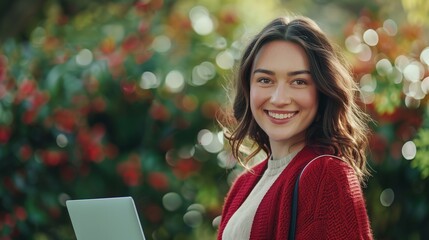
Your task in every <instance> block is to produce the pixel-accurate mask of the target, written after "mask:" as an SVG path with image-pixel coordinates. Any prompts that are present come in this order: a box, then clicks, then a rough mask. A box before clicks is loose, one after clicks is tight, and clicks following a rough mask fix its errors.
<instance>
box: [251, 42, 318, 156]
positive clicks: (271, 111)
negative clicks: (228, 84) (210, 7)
mask: <svg viewBox="0 0 429 240" xmlns="http://www.w3.org/2000/svg"><path fill="white" fill-rule="evenodd" d="M317 107H318V96H317V88H316V85H315V83H314V81H313V79H312V77H311V74H310V67H309V63H308V57H307V55H306V54H305V52H304V49H302V48H301V46H299V45H297V44H295V43H292V42H286V41H273V42H270V43H267V44H266V45H265V46H263V47H262V48H261V49H260V51H259V53H258V54H257V55H256V57H255V60H254V62H253V67H252V73H251V79H250V108H251V110H252V114H253V117H254V118H255V120H256V122H257V123H258V125H259V126H260V127H261V128H262V130H264V131H265V133H266V134H267V135H268V137H269V139H270V145H271V148H272V151H273V154H274V149H273V148H276V147H277V148H279V149H283V148H285V147H290V146H291V145H294V144H298V143H303V141H304V139H305V131H306V129H307V128H308V127H309V126H310V124H311V123H312V122H313V120H314V118H315V116H316V113H317ZM285 150H286V151H288V149H285ZM279 151H284V150H279Z"/></svg>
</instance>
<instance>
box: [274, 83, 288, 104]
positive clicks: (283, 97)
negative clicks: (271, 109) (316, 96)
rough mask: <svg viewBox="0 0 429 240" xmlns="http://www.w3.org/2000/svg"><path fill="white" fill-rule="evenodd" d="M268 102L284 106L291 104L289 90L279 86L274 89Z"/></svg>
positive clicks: (281, 85)
mask: <svg viewBox="0 0 429 240" xmlns="http://www.w3.org/2000/svg"><path fill="white" fill-rule="evenodd" d="M270 102H271V103H272V104H274V105H284V104H290V103H292V98H291V95H290V90H289V89H288V88H287V86H286V85H285V84H279V85H277V86H276V88H275V89H274V92H273V95H272V96H271V100H270Z"/></svg>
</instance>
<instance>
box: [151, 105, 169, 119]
mask: <svg viewBox="0 0 429 240" xmlns="http://www.w3.org/2000/svg"><path fill="white" fill-rule="evenodd" d="M149 114H150V115H151V116H152V118H153V119H155V120H160V121H165V120H167V119H168V118H170V112H169V111H168V109H167V108H166V107H165V106H164V105H162V104H161V103H159V102H153V103H152V106H151V107H150V109H149Z"/></svg>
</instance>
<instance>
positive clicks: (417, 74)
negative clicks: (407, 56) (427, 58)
mask: <svg viewBox="0 0 429 240" xmlns="http://www.w3.org/2000/svg"><path fill="white" fill-rule="evenodd" d="M403 73H404V77H405V79H406V80H408V81H411V82H417V81H420V80H421V79H422V78H423V76H424V75H423V74H424V68H423V66H422V64H421V63H420V62H417V61H413V62H412V63H410V64H408V65H407V66H406V67H405V68H404V72H403Z"/></svg>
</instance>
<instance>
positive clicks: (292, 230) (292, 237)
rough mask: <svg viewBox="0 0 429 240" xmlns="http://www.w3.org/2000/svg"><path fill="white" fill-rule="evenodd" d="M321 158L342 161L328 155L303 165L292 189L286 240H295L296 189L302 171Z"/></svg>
mask: <svg viewBox="0 0 429 240" xmlns="http://www.w3.org/2000/svg"><path fill="white" fill-rule="evenodd" d="M321 157H333V158H337V159H339V160H341V161H343V160H342V159H341V158H340V157H338V156H335V155H329V154H324V155H320V156H317V157H315V158H313V159H312V160H311V161H310V162H308V163H307V165H305V167H304V168H303V169H302V170H301V172H300V173H299V175H298V177H297V178H296V181H295V185H294V188H293V195H292V208H291V209H292V211H291V218H290V225H289V236H288V239H289V240H295V231H296V218H297V215H298V187H299V179H300V178H301V175H302V173H303V172H304V170H305V169H306V168H307V167H308V165H310V164H311V163H312V162H314V161H315V160H317V159H319V158H321Z"/></svg>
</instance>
